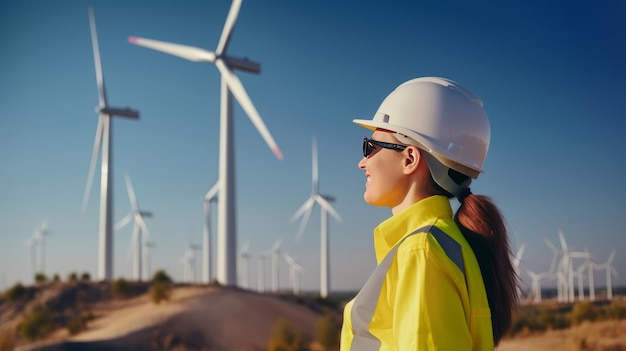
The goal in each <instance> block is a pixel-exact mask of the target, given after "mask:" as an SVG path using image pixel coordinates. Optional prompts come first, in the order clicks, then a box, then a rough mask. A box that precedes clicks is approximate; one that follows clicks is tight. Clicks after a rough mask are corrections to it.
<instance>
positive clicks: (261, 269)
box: [257, 253, 267, 293]
mask: <svg viewBox="0 0 626 351" xmlns="http://www.w3.org/2000/svg"><path fill="white" fill-rule="evenodd" d="M266 257H267V256H266V255H265V254H264V253H261V254H259V255H258V256H257V259H258V260H259V264H258V265H257V290H258V292H260V293H263V292H265V258H266Z"/></svg>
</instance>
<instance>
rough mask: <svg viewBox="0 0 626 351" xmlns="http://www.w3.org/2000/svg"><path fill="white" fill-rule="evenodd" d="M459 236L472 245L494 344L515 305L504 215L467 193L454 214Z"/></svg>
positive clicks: (480, 197) (488, 201)
mask: <svg viewBox="0 0 626 351" xmlns="http://www.w3.org/2000/svg"><path fill="white" fill-rule="evenodd" d="M454 221H455V222H456V223H457V225H458V226H459V228H460V229H461V232H462V233H463V236H465V239H466V240H467V242H468V243H469V245H470V246H471V247H472V250H473V251H474V254H475V255H476V259H477V260H478V265H479V266H480V272H481V273H482V276H483V281H484V283H485V290H486V292H487V300H488V301H489V308H490V309H491V325H492V328H493V340H494V344H495V345H498V343H499V342H500V339H502V337H503V336H504V334H505V333H506V332H507V331H508V329H509V328H510V327H511V323H512V322H511V319H512V313H513V310H514V309H515V308H516V307H517V304H518V302H519V297H518V295H517V286H518V276H517V274H516V272H515V268H514V267H513V263H512V261H511V257H512V256H511V247H510V246H509V236H508V233H507V228H506V224H505V222H504V217H503V216H502V214H501V213H500V210H499V209H498V207H497V206H496V205H495V204H494V203H493V202H492V201H491V199H490V198H489V197H487V196H484V195H473V194H470V195H468V196H467V197H466V198H465V199H464V200H463V202H462V203H461V206H460V207H459V209H458V210H457V211H456V214H455V215H454Z"/></svg>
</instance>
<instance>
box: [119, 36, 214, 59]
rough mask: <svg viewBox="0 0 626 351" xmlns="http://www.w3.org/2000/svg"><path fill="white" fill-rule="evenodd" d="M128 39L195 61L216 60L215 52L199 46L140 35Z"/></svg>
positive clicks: (137, 43) (132, 42) (131, 41)
mask: <svg viewBox="0 0 626 351" xmlns="http://www.w3.org/2000/svg"><path fill="white" fill-rule="evenodd" d="M128 41H129V42H130V43H131V44H135V45H139V46H143V47H146V48H149V49H153V50H156V51H161V52H164V53H166V54H170V55H174V56H178V57H180V58H184V59H185V60H189V61H194V62H203V61H204V62H215V53H213V52H211V51H208V50H205V49H201V48H197V47H194V46H188V45H181V44H174V43H168V42H165V41H159V40H153V39H147V38H139V37H129V38H128Z"/></svg>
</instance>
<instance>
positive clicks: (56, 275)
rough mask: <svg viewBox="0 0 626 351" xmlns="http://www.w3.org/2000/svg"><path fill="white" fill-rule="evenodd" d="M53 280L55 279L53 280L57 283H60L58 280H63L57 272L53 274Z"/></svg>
mask: <svg viewBox="0 0 626 351" xmlns="http://www.w3.org/2000/svg"><path fill="white" fill-rule="evenodd" d="M52 281H53V282H55V283H58V282H60V281H61V277H59V275H58V274H56V273H55V274H54V275H53V276H52Z"/></svg>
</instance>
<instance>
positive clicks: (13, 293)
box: [6, 283, 26, 301]
mask: <svg viewBox="0 0 626 351" xmlns="http://www.w3.org/2000/svg"><path fill="white" fill-rule="evenodd" d="M6 296H7V300H9V301H16V300H19V299H21V298H23V297H24V296H26V288H25V287H24V286H23V285H22V284H21V283H17V284H15V285H13V286H12V287H11V288H9V290H7V293H6Z"/></svg>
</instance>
